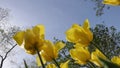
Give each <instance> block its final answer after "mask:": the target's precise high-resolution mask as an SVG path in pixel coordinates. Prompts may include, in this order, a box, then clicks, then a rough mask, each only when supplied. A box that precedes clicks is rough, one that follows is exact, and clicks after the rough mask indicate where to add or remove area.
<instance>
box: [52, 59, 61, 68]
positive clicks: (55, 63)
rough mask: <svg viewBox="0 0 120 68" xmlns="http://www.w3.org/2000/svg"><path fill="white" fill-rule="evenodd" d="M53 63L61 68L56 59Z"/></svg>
mask: <svg viewBox="0 0 120 68" xmlns="http://www.w3.org/2000/svg"><path fill="white" fill-rule="evenodd" d="M53 61H54V62H55V64H56V65H57V67H58V68H60V65H59V64H58V63H57V61H56V60H55V59H53Z"/></svg>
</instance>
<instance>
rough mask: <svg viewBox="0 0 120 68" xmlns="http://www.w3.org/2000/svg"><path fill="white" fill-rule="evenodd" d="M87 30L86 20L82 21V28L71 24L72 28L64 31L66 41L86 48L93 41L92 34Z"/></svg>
mask: <svg viewBox="0 0 120 68" xmlns="http://www.w3.org/2000/svg"><path fill="white" fill-rule="evenodd" d="M89 28H90V25H89V21H88V19H86V20H85V21H84V23H83V26H79V25H78V24H73V25H72V27H71V28H70V29H68V30H67V31H66V39H67V40H68V41H69V42H73V43H77V44H82V45H84V46H88V45H89V43H90V42H91V41H92V39H93V34H92V32H91V31H90V29H89Z"/></svg>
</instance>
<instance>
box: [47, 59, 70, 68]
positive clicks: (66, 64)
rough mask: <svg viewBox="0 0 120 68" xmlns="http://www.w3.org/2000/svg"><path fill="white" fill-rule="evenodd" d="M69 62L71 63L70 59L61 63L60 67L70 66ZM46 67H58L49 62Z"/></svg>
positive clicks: (66, 67)
mask: <svg viewBox="0 0 120 68" xmlns="http://www.w3.org/2000/svg"><path fill="white" fill-rule="evenodd" d="M68 63H69V60H68V61H66V62H65V63H61V64H60V68H68ZM46 68H57V67H56V66H55V64H52V63H51V64H48V65H47V67H46Z"/></svg>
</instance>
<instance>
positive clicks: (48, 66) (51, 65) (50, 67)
mask: <svg viewBox="0 0 120 68" xmlns="http://www.w3.org/2000/svg"><path fill="white" fill-rule="evenodd" d="M46 68H57V67H56V66H55V64H52V63H51V64H48V65H47V66H46Z"/></svg>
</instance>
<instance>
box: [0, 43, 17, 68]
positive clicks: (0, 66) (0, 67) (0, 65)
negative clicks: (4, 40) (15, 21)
mask: <svg viewBox="0 0 120 68" xmlns="http://www.w3.org/2000/svg"><path fill="white" fill-rule="evenodd" d="M16 45H17V44H15V45H14V46H13V47H12V48H10V50H8V51H7V52H6V54H5V56H4V57H3V56H1V55H0V57H1V59H2V60H1V64H0V68H2V66H3V62H4V60H5V59H6V58H7V56H8V54H9V53H10V52H11V50H12V49H13V48H14V47H15V46H16Z"/></svg>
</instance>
